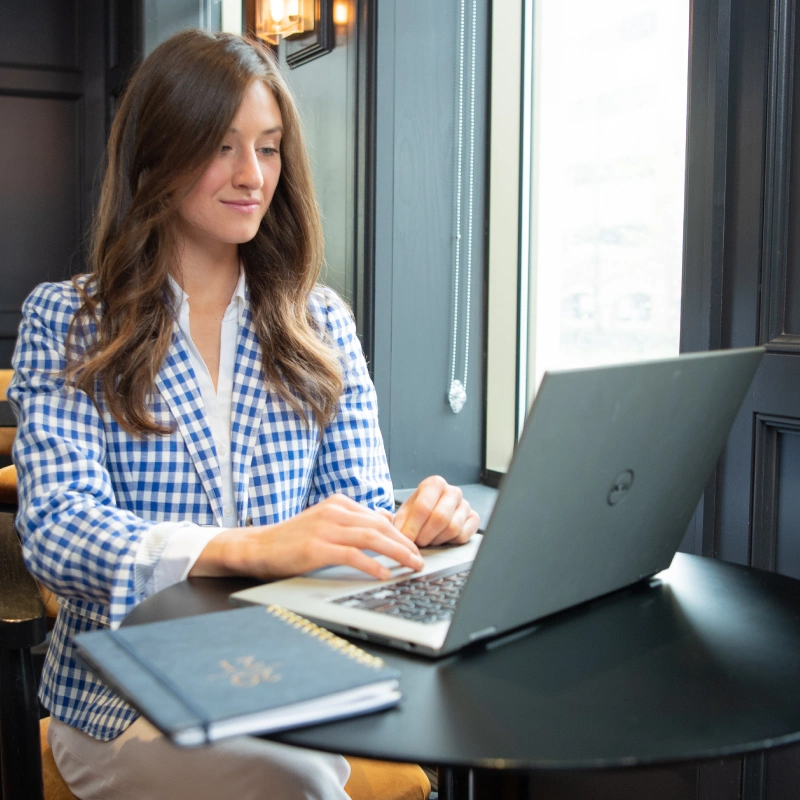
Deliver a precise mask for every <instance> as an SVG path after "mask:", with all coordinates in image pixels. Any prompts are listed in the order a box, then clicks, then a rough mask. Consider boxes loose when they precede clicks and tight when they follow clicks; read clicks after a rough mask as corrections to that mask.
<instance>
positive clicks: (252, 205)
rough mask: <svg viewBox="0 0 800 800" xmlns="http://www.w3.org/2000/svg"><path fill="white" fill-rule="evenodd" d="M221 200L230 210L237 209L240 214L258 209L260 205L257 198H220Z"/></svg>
mask: <svg viewBox="0 0 800 800" xmlns="http://www.w3.org/2000/svg"><path fill="white" fill-rule="evenodd" d="M221 202H222V205H224V206H226V207H227V208H230V209H231V211H238V212H239V213H240V214H250V213H252V212H253V211H258V209H259V207H260V203H259V202H258V200H222V201H221Z"/></svg>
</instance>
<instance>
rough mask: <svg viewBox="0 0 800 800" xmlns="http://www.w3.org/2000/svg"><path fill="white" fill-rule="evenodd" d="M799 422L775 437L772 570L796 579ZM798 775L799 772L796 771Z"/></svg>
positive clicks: (799, 571)
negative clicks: (774, 508) (775, 474)
mask: <svg viewBox="0 0 800 800" xmlns="http://www.w3.org/2000/svg"><path fill="white" fill-rule="evenodd" d="M798 464H800V422H797V421H795V422H794V424H793V425H792V428H791V430H787V429H783V430H781V431H780V432H779V434H778V464H777V466H778V469H777V481H776V483H777V491H776V495H777V497H776V498H775V500H776V502H775V505H776V507H777V513H776V515H775V516H776V520H775V523H776V524H775V538H776V541H777V547H776V558H775V569H776V570H777V571H778V572H780V573H781V575H790V576H791V577H793V578H800V536H799V535H798V531H800V470H798V469H797V465H798ZM798 775H800V772H798Z"/></svg>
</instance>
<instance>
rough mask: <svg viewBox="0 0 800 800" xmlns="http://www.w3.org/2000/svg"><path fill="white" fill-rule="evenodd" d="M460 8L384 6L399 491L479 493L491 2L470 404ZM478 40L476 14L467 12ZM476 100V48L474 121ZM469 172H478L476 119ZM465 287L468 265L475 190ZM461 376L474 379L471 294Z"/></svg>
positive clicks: (391, 364)
mask: <svg viewBox="0 0 800 800" xmlns="http://www.w3.org/2000/svg"><path fill="white" fill-rule="evenodd" d="M459 5H460V4H458V3H430V2H425V0H402V2H401V1H400V0H383V1H382V2H381V3H380V4H379V13H378V27H379V32H378V64H379V67H378V75H377V78H378V106H377V114H378V119H377V127H378V141H377V148H378V155H377V164H376V171H377V180H376V194H377V198H376V205H377V215H376V216H377V219H376V264H375V282H376V307H375V329H376V333H375V337H376V350H375V360H376V364H375V382H376V386H377V389H378V399H379V404H380V408H381V417H382V426H381V427H382V429H383V433H384V437H385V438H386V441H387V447H388V451H389V461H390V466H391V469H392V475H393V478H394V482H395V485H396V486H397V487H410V486H413V485H415V484H416V483H417V482H418V481H419V480H420V479H421V478H422V477H424V476H425V475H428V474H431V473H439V474H441V475H443V476H444V477H445V478H447V479H448V480H449V481H451V482H454V483H469V482H476V481H477V480H478V478H479V475H480V468H481V466H482V463H481V462H482V431H483V403H484V369H483V358H484V354H483V351H484V344H485V339H484V331H483V328H484V325H483V310H484V302H485V294H484V274H485V271H484V261H485V251H484V243H485V232H484V219H485V204H484V197H485V194H486V191H485V189H486V182H485V174H484V173H485V153H486V149H487V146H486V145H487V139H486V124H485V123H486V108H487V89H486V86H487V56H488V52H489V41H488V32H489V21H488V3H487V2H486V1H485V0H480V1H479V2H478V4H477V8H478V26H477V54H478V55H477V61H476V67H477V69H476V126H475V153H476V160H475V165H474V180H473V185H474V208H473V231H472V241H473V254H472V269H473V275H472V285H471V330H470V342H469V373H468V374H469V381H468V399H467V402H466V405H465V406H464V409H463V410H462V411H461V413H460V414H458V415H456V414H453V412H452V411H451V410H450V408H449V406H448V404H447V391H448V387H449V383H450V364H451V348H452V344H451V342H452V330H453V290H454V264H453V249H454V242H455V217H454V209H455V180H454V164H455V153H456V142H455V138H456V120H455V118H456V89H457V80H456V77H457V71H458V30H459ZM466 8H467V31H468V32H469V26H470V14H471V8H472V3H471V2H467V3H466ZM469 99H470V84H469V37H468V38H467V81H466V86H465V114H467V113H468V109H469ZM464 132H465V139H464V151H463V159H464V160H463V168H464V171H465V175H466V174H467V170H468V163H469V162H468V157H469V149H468V143H469V125H468V122H467V121H466V120H465V126H464ZM464 186H465V189H464V193H463V195H462V204H463V209H464V216H463V220H464V225H463V228H462V258H461V271H462V281H463V278H464V273H465V271H466V265H467V250H466V242H467V235H468V231H467V222H466V220H467V217H466V202H467V193H466V181H465V184H464ZM461 293H462V294H461V305H460V322H461V325H460V328H459V334H458V351H457V359H456V364H457V366H456V377H457V378H459V379H462V378H463V364H464V327H463V324H464V312H465V306H466V296H467V294H466V284H465V283H463V282H462V284H461Z"/></svg>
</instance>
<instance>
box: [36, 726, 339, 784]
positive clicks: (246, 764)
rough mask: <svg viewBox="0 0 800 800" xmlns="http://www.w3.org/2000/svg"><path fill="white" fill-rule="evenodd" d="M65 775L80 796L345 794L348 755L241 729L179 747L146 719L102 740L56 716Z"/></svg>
mask: <svg viewBox="0 0 800 800" xmlns="http://www.w3.org/2000/svg"><path fill="white" fill-rule="evenodd" d="M48 739H49V742H50V746H51V748H52V750H53V756H54V758H55V761H56V765H57V766H58V769H59V771H60V772H61V775H62V776H63V778H64V780H65V781H66V782H67V784H68V785H69V786H70V788H71V789H72V791H73V792H74V793H75V794H76V795H77V796H78V797H80V798H81V800H141V798H144V797H146V798H148V800H160V798H164V800H180V799H181V798H187V800H222V799H223V798H228V797H230V798H232V800H233V799H234V798H235V800H261V798H269V800H284V798H285V800H295V799H298V800H299V799H300V798H302V800H311V799H312V798H314V799H315V800H316V799H317V798H318V799H319V800H329V798H330V800H346V798H347V794H346V793H345V791H344V789H343V786H344V784H345V783H346V782H347V778H348V777H349V773H350V768H349V766H348V764H347V761H346V760H345V759H344V758H343V757H342V756H337V755H332V754H329V753H320V752H317V751H314V750H304V749H301V748H296V747H291V746H289V745H284V744H279V743H277V742H270V741H267V740H264V739H256V738H253V737H249V736H240V737H236V738H233V739H228V740H225V741H223V742H218V743H216V744H213V745H211V746H209V747H198V748H179V747H176V746H174V745H173V744H171V743H170V742H169V741H168V740H167V739H165V737H164V736H162V735H161V734H160V733H159V732H158V731H157V730H156V729H155V728H153V726H152V725H150V723H148V722H147V721H146V720H144V719H142V718H139V719H137V720H136V721H135V722H134V723H133V724H132V725H131V726H130V727H129V728H128V729H127V730H126V731H125V732H124V733H123V734H122V735H121V736H119V737H118V738H116V739H114V740H112V741H110V742H101V741H99V740H97V739H93V738H92V737H91V736H88V735H86V734H85V733H82V732H81V731H79V730H77V729H75V728H72V727H70V726H69V725H66V724H64V723H63V722H59V721H58V720H56V719H53V720H52V721H51V723H50V728H49V731H48Z"/></svg>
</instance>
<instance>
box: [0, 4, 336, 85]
mask: <svg viewBox="0 0 800 800" xmlns="http://www.w3.org/2000/svg"><path fill="white" fill-rule="evenodd" d="M0 2H2V0H0ZM340 5H341V6H343V8H344V11H345V12H346V11H347V9H348V3H347V0H340ZM243 10H244V22H245V30H246V31H247V32H248V33H249V35H251V36H252V35H255V36H257V37H258V38H259V39H263V40H264V41H266V42H269V43H270V44H271V45H272V46H273V47H275V48H277V46H278V42H279V40H280V39H285V45H282V46H281V49H282V51H283V53H284V57H285V58H286V63H287V64H288V65H289V67H291V68H292V69H293V68H294V67H299V66H300V65H301V64H305V63H307V62H309V61H313V60H314V59H315V58H319V57H320V56H324V55H325V54H326V53H330V51H331V50H333V48H334V45H335V43H336V37H335V32H334V21H333V16H334V14H333V10H334V4H333V0H243ZM341 14H342V10H341V9H340V10H339V16H341Z"/></svg>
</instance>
